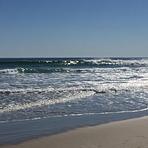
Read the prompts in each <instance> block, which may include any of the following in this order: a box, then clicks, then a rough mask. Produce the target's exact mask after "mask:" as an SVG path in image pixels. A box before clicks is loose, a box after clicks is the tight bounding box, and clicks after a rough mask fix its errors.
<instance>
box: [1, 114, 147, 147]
mask: <svg viewBox="0 0 148 148" xmlns="http://www.w3.org/2000/svg"><path fill="white" fill-rule="evenodd" d="M147 124H148V116H144V117H140V118H134V119H127V120H122V121H113V122H110V123H105V124H101V125H96V126H86V127H81V128H76V129H74V130H69V131H67V132H63V133H60V134H55V135H51V136H43V137H39V138H35V139H32V140H27V141H25V142H22V143H18V144H14V145H13V144H10V145H1V146H0V147H1V148H27V147H32V148H35V147H36V148H41V147H52V148H69V147H70V148H76V147H77V148H83V147H85V148H87V147H91V148H119V147H120V148H125V147H126V148H146V147H147V145H148V128H147Z"/></svg>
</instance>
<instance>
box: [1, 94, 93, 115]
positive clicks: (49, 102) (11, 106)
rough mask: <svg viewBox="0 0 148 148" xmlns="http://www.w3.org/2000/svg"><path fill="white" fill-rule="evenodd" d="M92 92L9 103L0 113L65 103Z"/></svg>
mask: <svg viewBox="0 0 148 148" xmlns="http://www.w3.org/2000/svg"><path fill="white" fill-rule="evenodd" d="M94 93H95V92H93V91H85V92H84V91H83V92H82V91H80V92H75V94H69V95H68V96H67V97H65V98H60V99H50V98H49V99H43V100H38V101H35V102H31V103H25V104H9V105H8V106H7V107H4V108H3V109H0V113H4V112H12V111H17V110H24V109H27V108H33V107H41V106H46V105H52V104H58V103H65V102H68V101H72V100H76V99H77V100H78V99H81V98H86V97H89V96H91V95H94Z"/></svg>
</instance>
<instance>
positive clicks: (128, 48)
mask: <svg viewBox="0 0 148 148" xmlns="http://www.w3.org/2000/svg"><path fill="white" fill-rule="evenodd" d="M53 56H54V57H59V56H62V57H63V56H64V57H67V56H79V57H80V56H98V57H100V56H148V0H0V57H53Z"/></svg>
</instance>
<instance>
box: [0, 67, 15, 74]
mask: <svg viewBox="0 0 148 148" xmlns="http://www.w3.org/2000/svg"><path fill="white" fill-rule="evenodd" d="M0 73H7V74H17V73H18V69H17V68H14V69H1V70H0Z"/></svg>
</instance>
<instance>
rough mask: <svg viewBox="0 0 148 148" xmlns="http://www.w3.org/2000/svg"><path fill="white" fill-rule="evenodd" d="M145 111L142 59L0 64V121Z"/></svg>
mask: <svg viewBox="0 0 148 148" xmlns="http://www.w3.org/2000/svg"><path fill="white" fill-rule="evenodd" d="M147 109H148V59H147V58H13V59H4V58H3V59H0V122H12V121H13V122H14V121H16V122H17V121H23V120H34V119H42V118H47V117H64V116H83V115H95V114H98V115H99V114H100V115H101V114H118V113H124V112H131V113H132V112H140V111H144V110H147Z"/></svg>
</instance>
